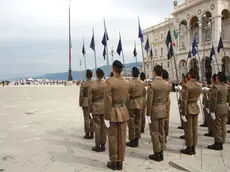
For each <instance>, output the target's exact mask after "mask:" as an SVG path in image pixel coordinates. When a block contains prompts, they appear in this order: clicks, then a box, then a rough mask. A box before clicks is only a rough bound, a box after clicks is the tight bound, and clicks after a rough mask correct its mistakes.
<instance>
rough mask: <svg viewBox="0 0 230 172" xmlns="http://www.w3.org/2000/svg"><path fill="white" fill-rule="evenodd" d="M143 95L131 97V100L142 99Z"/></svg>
mask: <svg viewBox="0 0 230 172" xmlns="http://www.w3.org/2000/svg"><path fill="white" fill-rule="evenodd" d="M140 99H142V97H130V100H140Z"/></svg>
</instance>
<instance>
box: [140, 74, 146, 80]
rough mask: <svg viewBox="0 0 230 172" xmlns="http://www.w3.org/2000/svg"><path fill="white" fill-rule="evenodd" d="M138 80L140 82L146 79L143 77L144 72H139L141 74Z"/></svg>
mask: <svg viewBox="0 0 230 172" xmlns="http://www.w3.org/2000/svg"><path fill="white" fill-rule="evenodd" d="M140 79H141V80H142V81H144V80H145V79H146V76H145V73H144V72H141V74H140Z"/></svg>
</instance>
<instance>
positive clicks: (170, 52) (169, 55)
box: [167, 44, 173, 60]
mask: <svg viewBox="0 0 230 172" xmlns="http://www.w3.org/2000/svg"><path fill="white" fill-rule="evenodd" d="M167 56H168V60H170V59H171V58H172V57H173V44H170V47H169V50H168V54H167Z"/></svg>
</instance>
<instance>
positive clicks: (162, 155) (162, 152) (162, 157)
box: [160, 150, 164, 161]
mask: <svg viewBox="0 0 230 172" xmlns="http://www.w3.org/2000/svg"><path fill="white" fill-rule="evenodd" d="M160 157H161V160H162V161H164V151H163V150H162V151H161V154H160Z"/></svg>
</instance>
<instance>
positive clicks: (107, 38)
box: [101, 31, 109, 47]
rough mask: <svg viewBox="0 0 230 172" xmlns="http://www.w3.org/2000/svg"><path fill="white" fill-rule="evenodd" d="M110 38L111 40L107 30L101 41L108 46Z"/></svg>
mask: <svg viewBox="0 0 230 172" xmlns="http://www.w3.org/2000/svg"><path fill="white" fill-rule="evenodd" d="M108 40H109V36H108V34H107V31H105V32H104V35H103V39H102V41H101V43H102V44H103V45H104V46H105V47H106V46H107V41H108Z"/></svg>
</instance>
